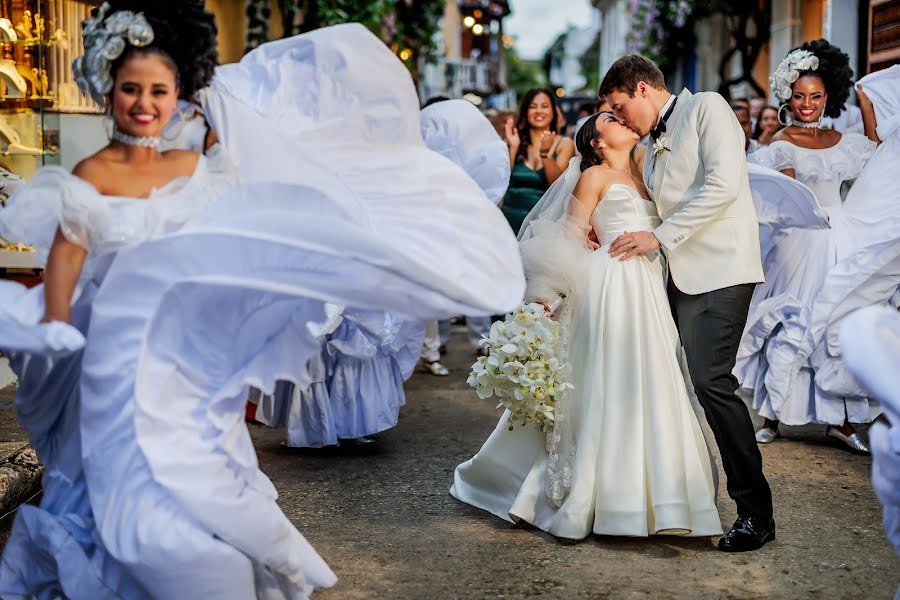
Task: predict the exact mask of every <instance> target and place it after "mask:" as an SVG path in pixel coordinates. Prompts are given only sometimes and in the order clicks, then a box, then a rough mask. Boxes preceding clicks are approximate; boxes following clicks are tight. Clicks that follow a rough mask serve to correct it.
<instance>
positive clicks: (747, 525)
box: [719, 517, 775, 552]
mask: <svg viewBox="0 0 900 600" xmlns="http://www.w3.org/2000/svg"><path fill="white" fill-rule="evenodd" d="M774 539H775V520H774V519H769V520H768V521H765V520H763V519H759V518H756V517H738V519H737V521H735V522H734V525H732V527H731V531H729V532H728V533H726V534H725V537H723V538H722V539H721V540H719V550H721V551H722V552H749V551H751V550H759V549H760V548H762V547H763V546H765V545H766V544H767V543H769V542H771V541H772V540H774Z"/></svg>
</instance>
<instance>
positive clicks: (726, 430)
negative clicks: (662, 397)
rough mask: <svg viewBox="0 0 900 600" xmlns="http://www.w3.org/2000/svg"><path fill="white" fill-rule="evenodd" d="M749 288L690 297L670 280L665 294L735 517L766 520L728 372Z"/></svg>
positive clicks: (749, 439)
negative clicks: (714, 444)
mask: <svg viewBox="0 0 900 600" xmlns="http://www.w3.org/2000/svg"><path fill="white" fill-rule="evenodd" d="M754 287H755V284H752V283H747V284H742V285H735V286H732V287H727V288H723V289H721V290H715V291H712V292H707V293H705V294H697V295H690V294H685V293H684V292H682V291H681V290H679V289H678V288H677V287H676V286H675V284H674V283H673V281H672V278H671V276H670V277H669V285H668V291H669V303H670V304H671V305H672V315H673V316H674V318H675V323H676V325H677V326H678V333H679V334H680V335H681V343H682V345H683V346H684V351H685V355H686V357H687V361H688V370H689V371H690V373H691V379H693V382H694V391H695V392H696V393H697V398H698V400H700V405H701V406H702V407H703V410H704V411H705V412H706V420H707V421H708V422H709V426H710V428H711V429H712V431H713V435H715V436H716V443H717V444H718V445H719V452H720V453H721V455H722V466H723V467H724V468H725V476H726V477H727V478H728V495H729V496H731V498H732V499H733V500H734V501H735V502H736V503H737V511H738V515H741V516H747V517H757V518H760V519H765V520H768V519H769V518H770V517H771V516H772V492H771V490H770V489H769V483H768V482H767V481H766V476H765V475H763V469H762V456H761V455H760V453H759V448H758V447H757V445H756V438H755V434H754V431H753V422H752V421H751V420H750V412H749V411H748V410H747V406H746V405H745V404H744V402H743V401H742V400H741V399H740V398H738V397H737V395H736V394H735V392H736V391H737V388H738V382H737V379H736V378H735V377H734V375H732V374H731V371H732V369H734V363H735V358H736V356H737V350H738V345H739V344H740V341H741V334H742V333H743V331H744V325H745V324H746V322H747V312H748V310H749V309H750V298H751V296H752V295H753V288H754Z"/></svg>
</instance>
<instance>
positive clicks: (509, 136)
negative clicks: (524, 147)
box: [503, 117, 522, 149]
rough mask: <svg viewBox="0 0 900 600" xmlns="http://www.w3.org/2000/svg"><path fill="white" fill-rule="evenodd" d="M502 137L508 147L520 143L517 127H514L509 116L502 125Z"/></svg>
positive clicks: (513, 146)
mask: <svg viewBox="0 0 900 600" xmlns="http://www.w3.org/2000/svg"><path fill="white" fill-rule="evenodd" d="M503 137H504V139H505V140H506V145H507V146H509V147H510V148H516V149H518V147H519V146H520V145H521V144H522V140H521V138H520V137H519V129H518V127H516V124H515V122H514V121H513V118H512V117H510V118H508V119H507V120H506V124H505V125H504V136H503Z"/></svg>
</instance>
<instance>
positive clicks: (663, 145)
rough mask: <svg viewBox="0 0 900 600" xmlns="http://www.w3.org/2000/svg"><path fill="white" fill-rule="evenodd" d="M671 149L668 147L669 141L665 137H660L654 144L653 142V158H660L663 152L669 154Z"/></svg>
mask: <svg viewBox="0 0 900 600" xmlns="http://www.w3.org/2000/svg"><path fill="white" fill-rule="evenodd" d="M671 151H672V149H671V148H670V147H669V140H668V138H666V136H662V137H661V138H657V139H656V141H655V142H653V158H654V159H656V158H659V157H660V156H662V154H663V152H671Z"/></svg>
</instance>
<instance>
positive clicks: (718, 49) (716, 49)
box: [592, 0, 900, 97]
mask: <svg viewBox="0 0 900 600" xmlns="http://www.w3.org/2000/svg"><path fill="white" fill-rule="evenodd" d="M731 1H732V2H735V3H738V2H741V3H743V2H747V3H753V2H757V3H758V6H759V10H761V11H764V13H765V15H764V16H765V19H763V21H767V24H768V28H767V32H766V33H767V35H766V37H767V41H766V43H765V44H764V46H763V47H762V49H761V50H760V51H759V53H758V55H757V56H756V60H755V61H754V62H753V64H752V67H751V69H750V73H749V74H744V73H742V71H743V69H744V68H745V66H744V64H743V61H742V60H741V57H740V56H734V57H733V58H731V60H729V61H725V64H724V65H723V57H725V56H726V54H727V53H728V52H729V51H730V50H731V49H732V48H733V45H734V38H733V35H732V31H731V30H730V29H729V27H730V26H733V23H734V19H731V20H729V19H728V18H726V17H725V16H724V15H722V14H714V15H712V16H709V17H706V18H704V19H702V20H698V21H697V22H696V23H695V27H694V34H695V36H696V46H695V48H694V50H693V52H690V53H687V54H686V55H685V56H682V57H679V59H680V60H679V68H678V69H676V70H675V72H674V73H672V74H670V84H671V86H672V87H679V86H681V85H685V86H687V87H689V88H691V89H694V90H719V89H720V87H721V84H722V82H723V81H729V80H732V79H734V80H737V79H741V78H742V76H744V75H750V76H751V77H752V79H753V81H754V82H755V83H756V84H757V85H758V87H759V88H760V89H761V90H762V92H763V94H764V95H768V94H769V89H768V85H769V84H768V77H769V73H771V72H772V71H773V70H774V69H775V68H776V67H777V66H778V64H779V63H780V62H781V60H782V59H783V58H784V56H785V55H786V54H787V53H788V52H789V51H790V50H791V49H792V48H795V47H797V46H799V45H800V44H802V43H803V42H806V41H811V40H814V39H818V38H825V39H828V40H829V41H830V42H831V43H833V44H835V45H837V46H838V47H840V48H841V49H842V50H843V51H844V52H846V53H847V54H848V55H849V56H850V64H851V66H852V67H853V69H854V71H855V72H856V73H857V76H858V77H861V76H862V75H865V74H866V73H869V72H871V71H874V70H878V69H882V68H886V67H889V66H891V65H893V64H897V63H898V62H900V33H898V32H900V0H731ZM592 4H593V6H594V7H595V8H596V10H597V12H598V13H599V15H600V19H601V21H600V23H601V34H600V35H601V43H600V77H601V78H602V76H603V74H604V73H605V72H606V70H607V69H608V68H609V66H610V65H611V64H612V62H613V61H615V59H616V58H618V57H619V56H621V55H622V54H624V53H625V52H626V51H627V50H626V49H627V40H628V32H629V31H630V29H631V19H632V16H631V1H630V0H592ZM755 23H756V21H753V20H751V21H750V22H749V23H748V25H747V34H748V35H750V36H755V35H757V33H758V32H756V31H754V27H755ZM745 79H746V78H745ZM722 91H723V92H725V93H727V94H729V95H731V96H732V97H749V96H754V95H758V94H759V91H758V90H757V89H756V88H755V87H754V86H752V85H750V84H749V83H748V82H746V81H744V82H742V83H739V84H736V85H733V86H729V87H727V88H726V89H724V90H722Z"/></svg>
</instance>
